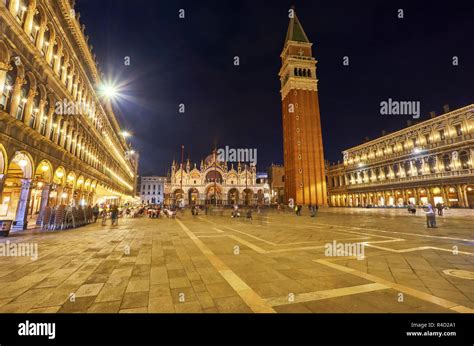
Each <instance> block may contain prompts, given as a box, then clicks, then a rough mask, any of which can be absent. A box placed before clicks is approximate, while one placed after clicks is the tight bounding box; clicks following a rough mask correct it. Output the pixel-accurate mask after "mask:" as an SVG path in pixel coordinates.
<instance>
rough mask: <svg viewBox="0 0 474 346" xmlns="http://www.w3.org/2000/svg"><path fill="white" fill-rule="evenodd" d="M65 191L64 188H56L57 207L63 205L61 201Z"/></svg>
mask: <svg viewBox="0 0 474 346" xmlns="http://www.w3.org/2000/svg"><path fill="white" fill-rule="evenodd" d="M63 190H64V187H63V186H60V185H59V186H58V187H57V188H56V203H55V204H56V205H55V206H58V205H61V200H62V197H61V195H62V193H63Z"/></svg>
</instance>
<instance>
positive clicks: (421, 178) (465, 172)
mask: <svg viewBox="0 0 474 346" xmlns="http://www.w3.org/2000/svg"><path fill="white" fill-rule="evenodd" d="M469 176H473V177H474V169H473V168H470V169H462V170H456V171H449V172H438V173H430V174H423V175H416V176H410V177H404V178H395V179H385V180H382V181H376V182H370V183H361V184H350V185H347V186H346V187H347V188H348V189H356V188H361V187H374V186H383V185H393V184H402V183H411V182H425V181H429V180H441V179H445V178H458V177H469Z"/></svg>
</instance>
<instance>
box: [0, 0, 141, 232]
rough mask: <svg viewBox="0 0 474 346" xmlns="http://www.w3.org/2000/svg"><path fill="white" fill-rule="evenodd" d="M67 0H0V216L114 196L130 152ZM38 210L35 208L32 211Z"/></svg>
mask: <svg viewBox="0 0 474 346" xmlns="http://www.w3.org/2000/svg"><path fill="white" fill-rule="evenodd" d="M73 6H74V1H71V0H0V218H1V219H12V220H15V221H16V222H15V226H14V227H16V229H23V228H25V227H26V225H27V223H28V221H30V224H31V223H32V222H31V221H36V220H37V219H38V220H39V218H40V217H41V213H42V211H43V210H44V208H45V207H46V206H48V205H49V206H55V205H58V204H82V205H85V204H91V203H95V202H101V201H103V202H106V201H109V202H110V201H115V203H119V202H123V201H125V200H126V199H127V198H132V196H133V195H134V190H135V186H136V183H135V182H136V172H137V160H135V157H134V155H133V151H131V150H130V148H129V146H128V145H127V143H126V142H125V140H124V138H123V137H122V136H121V129H120V126H119V124H118V122H117V120H116V118H115V115H114V112H113V110H112V107H111V103H110V102H111V101H110V100H107V99H105V98H104V96H103V95H100V93H99V92H97V89H98V87H99V86H101V85H103V77H102V74H101V72H100V70H99V69H98V66H97V63H96V60H95V55H94V54H93V52H92V48H91V46H90V45H89V43H88V36H86V35H85V34H84V25H81V23H80V21H79V18H80V14H79V13H77V12H75V11H74V8H73ZM38 216H39V218H38Z"/></svg>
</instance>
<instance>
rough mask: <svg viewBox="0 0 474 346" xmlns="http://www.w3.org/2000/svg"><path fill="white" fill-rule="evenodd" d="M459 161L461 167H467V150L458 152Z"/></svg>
mask: <svg viewBox="0 0 474 346" xmlns="http://www.w3.org/2000/svg"><path fill="white" fill-rule="evenodd" d="M459 162H460V163H461V168H462V169H469V154H468V153H467V151H461V153H460V154H459Z"/></svg>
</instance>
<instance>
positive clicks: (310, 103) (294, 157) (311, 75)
mask: <svg viewBox="0 0 474 346" xmlns="http://www.w3.org/2000/svg"><path fill="white" fill-rule="evenodd" d="M293 11H294V10H293ZM311 47H312V43H310V42H309V40H308V37H307V36H306V34H305V32H304V30H303V27H302V26H301V24H300V22H299V20H298V17H297V16H296V13H293V16H292V18H290V24H289V27H288V31H287V34H286V39H285V46H284V48H283V51H282V53H281V60H282V67H281V69H280V72H279V77H280V81H281V89H280V93H281V100H282V114H283V150H284V153H283V154H284V155H283V156H284V166H285V177H286V181H285V195H286V198H288V199H293V200H294V201H295V203H297V204H306V205H308V204H318V205H321V206H324V205H327V189H326V179H325V168H324V152H323V139H322V130H321V120H320V113H319V99H318V80H317V79H316V59H315V58H314V57H313V54H312V49H311ZM286 202H287V201H286Z"/></svg>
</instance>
